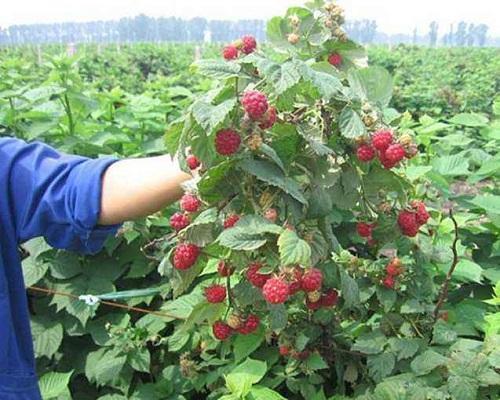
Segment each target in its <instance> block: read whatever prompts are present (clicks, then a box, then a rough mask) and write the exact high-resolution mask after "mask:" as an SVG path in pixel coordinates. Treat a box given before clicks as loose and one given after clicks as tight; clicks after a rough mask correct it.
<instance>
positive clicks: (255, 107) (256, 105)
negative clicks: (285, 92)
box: [241, 90, 269, 120]
mask: <svg viewBox="0 0 500 400" xmlns="http://www.w3.org/2000/svg"><path fill="white" fill-rule="evenodd" d="M241 104H242V105H243V108H244V109H245V111H246V113H247V114H248V115H249V116H250V118H252V119H254V120H258V119H260V118H261V117H262V116H263V115H264V114H265V112H266V111H267V109H268V108H269V103H268V102H267V97H266V95H265V94H264V93H262V92H259V91H257V90H249V91H247V92H245V94H244V95H243V97H242V99H241Z"/></svg>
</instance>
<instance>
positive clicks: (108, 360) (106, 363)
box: [85, 348, 127, 386]
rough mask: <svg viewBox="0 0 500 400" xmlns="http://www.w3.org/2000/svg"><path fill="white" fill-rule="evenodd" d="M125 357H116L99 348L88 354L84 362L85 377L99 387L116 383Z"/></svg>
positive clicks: (110, 352)
mask: <svg viewBox="0 0 500 400" xmlns="http://www.w3.org/2000/svg"><path fill="white" fill-rule="evenodd" d="M126 361H127V356H116V354H113V352H112V351H108V350H107V349H105V348H101V349H99V350H97V351H94V352H92V353H90V354H89V355H88V356H87V360H86V362H85V375H86V377H87V379H88V380H89V381H91V382H95V383H97V384H98V385H99V386H102V385H105V384H109V383H113V382H116V381H117V380H118V379H119V376H120V371H121V370H122V368H123V367H124V365H125V362H126Z"/></svg>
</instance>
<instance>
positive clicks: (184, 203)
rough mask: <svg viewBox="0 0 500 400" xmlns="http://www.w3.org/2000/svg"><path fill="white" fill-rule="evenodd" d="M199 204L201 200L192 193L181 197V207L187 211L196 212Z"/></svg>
mask: <svg viewBox="0 0 500 400" xmlns="http://www.w3.org/2000/svg"><path fill="white" fill-rule="evenodd" d="M200 206H201V201H200V199H199V198H198V197H196V196H194V195H192V194H185V195H184V196H182V198H181V208H182V209H183V210H184V211H187V212H196V211H198V209H199V208H200Z"/></svg>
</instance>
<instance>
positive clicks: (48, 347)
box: [31, 317, 63, 358]
mask: <svg viewBox="0 0 500 400" xmlns="http://www.w3.org/2000/svg"><path fill="white" fill-rule="evenodd" d="M31 332H32V335H33V347H34V350H35V354H36V356H37V357H43V356H45V357H48V358H52V356H53V355H54V354H55V353H56V352H57V350H58V349H59V347H60V346H61V343H62V339H63V327H62V325H61V324H59V323H56V322H52V321H47V320H45V319H42V318H38V317H33V318H32V319H31Z"/></svg>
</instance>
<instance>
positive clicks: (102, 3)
mask: <svg viewBox="0 0 500 400" xmlns="http://www.w3.org/2000/svg"><path fill="white" fill-rule="evenodd" d="M301 2H302V0H43V1H42V0H15V1H6V2H4V4H2V6H1V13H0V26H8V25H13V24H26V23H45V22H65V21H91V20H97V19H101V20H103V19H104V20H108V19H119V18H121V17H125V16H134V15H137V14H140V13H144V14H147V15H150V16H179V17H183V18H192V17H195V16H202V17H206V18H208V19H215V18H220V19H241V18H269V17H271V16H273V15H280V14H282V13H283V12H284V11H285V10H286V8H287V7H289V6H292V5H300V4H301ZM339 3H340V4H342V5H343V6H344V8H345V9H346V15H347V17H348V18H349V19H363V18H367V19H375V20H377V23H378V26H379V28H380V30H382V31H385V32H389V33H398V32H401V33H410V32H412V31H413V29H414V27H415V26H417V27H418V29H419V31H421V32H422V33H423V32H424V31H427V29H428V25H429V23H430V22H431V21H433V20H436V21H438V22H439V23H440V26H441V30H442V31H444V30H448V27H449V25H450V24H451V23H456V22H458V21H460V20H466V21H468V22H473V23H482V22H484V23H486V24H488V25H489V26H490V32H491V33H494V34H496V35H500V24H498V22H497V20H498V15H500V1H498V0H475V1H474V2H472V3H471V2H470V1H469V0H418V1H414V0H339Z"/></svg>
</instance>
